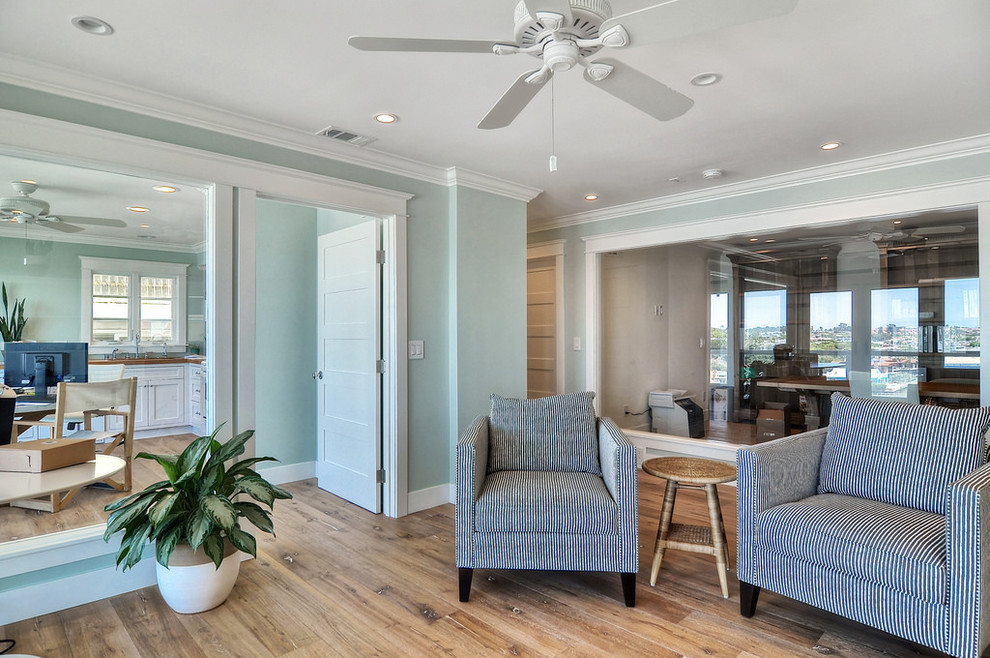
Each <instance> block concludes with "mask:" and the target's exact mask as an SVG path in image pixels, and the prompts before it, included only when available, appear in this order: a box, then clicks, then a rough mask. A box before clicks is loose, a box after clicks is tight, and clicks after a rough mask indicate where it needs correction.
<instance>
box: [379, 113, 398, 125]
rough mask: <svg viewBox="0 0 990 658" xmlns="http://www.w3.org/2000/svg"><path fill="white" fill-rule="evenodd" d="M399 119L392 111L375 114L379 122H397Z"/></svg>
mask: <svg viewBox="0 0 990 658" xmlns="http://www.w3.org/2000/svg"><path fill="white" fill-rule="evenodd" d="M398 120H399V117H397V116H395V115H394V114H392V113H390V112H382V113H381V114H376V115H375V121H377V122H378V123H395V122H396V121H398Z"/></svg>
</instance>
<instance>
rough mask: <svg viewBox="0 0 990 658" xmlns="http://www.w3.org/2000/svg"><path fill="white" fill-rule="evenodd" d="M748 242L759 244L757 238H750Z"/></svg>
mask: <svg viewBox="0 0 990 658" xmlns="http://www.w3.org/2000/svg"><path fill="white" fill-rule="evenodd" d="M749 241H750V242H759V241H760V239H759V238H750V239H749Z"/></svg>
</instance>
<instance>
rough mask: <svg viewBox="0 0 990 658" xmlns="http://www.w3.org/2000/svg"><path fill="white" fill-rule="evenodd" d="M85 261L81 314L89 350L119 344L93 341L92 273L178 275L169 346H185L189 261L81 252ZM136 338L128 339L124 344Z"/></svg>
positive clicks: (102, 350)
mask: <svg viewBox="0 0 990 658" xmlns="http://www.w3.org/2000/svg"><path fill="white" fill-rule="evenodd" d="M79 261H80V263H81V264H82V313H81V314H80V316H81V318H82V322H81V325H82V326H81V331H80V335H81V336H82V339H83V341H85V342H87V343H89V351H90V353H94V354H102V353H106V352H110V351H111V350H113V349H114V348H115V347H120V345H116V344H113V343H100V344H94V343H93V340H92V338H93V274H94V273H96V274H126V275H128V276H131V277H136V278H135V281H140V278H139V277H142V276H161V277H175V279H176V290H175V300H174V302H175V307H174V310H173V314H172V315H173V319H174V324H173V329H174V331H173V338H172V340H171V341H169V343H168V346H169V347H173V348H180V349H183V350H184V349H185V348H186V326H187V324H188V318H187V316H186V270H187V269H188V268H189V265H187V264H185V263H162V262H158V261H147V260H127V259H122V258H94V257H91V256H80V257H79ZM129 342H130V343H133V341H127V342H125V343H124V345H127V344H128V343H129Z"/></svg>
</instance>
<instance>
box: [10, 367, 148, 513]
mask: <svg viewBox="0 0 990 658" xmlns="http://www.w3.org/2000/svg"><path fill="white" fill-rule="evenodd" d="M136 403H137V378H136V377H129V378H126V379H119V380H112V381H105V382H89V383H78V384H77V383H65V382H61V383H59V385H58V393H57V397H56V401H55V413H54V416H49V417H47V418H45V419H43V420H37V421H26V420H17V421H14V429H13V436H14V437H16V436H17V435H18V434H20V432H21V431H23V430H24V429H27V428H28V427H32V426H33V427H48V428H50V430H51V435H52V437H53V438H56V439H61V438H70V437H71V438H87V439H89V438H91V439H95V440H96V441H97V442H98V446H97V447H98V448H99V447H100V446H102V448H103V450H102V452H103V454H105V455H109V454H111V453H112V452H113V451H114V450H116V449H117V447H118V446H121V445H123V447H124V455H123V458H124V462H125V466H124V479H123V481H122V482H121V481H119V480H115V479H114V478H107V479H106V480H104V482H106V484H108V485H109V486H111V487H113V488H114V489H116V490H117V491H130V490H131V462H132V460H133V452H134V410H135V405H136ZM122 407H126V408H127V409H126V410H124V409H122ZM80 416H82V418H83V429H82V430H80V431H77V432H73V433H72V434H66V433H65V426H66V424H67V423H68V422H71V421H72V419H73V418H78V417H80ZM114 417H116V418H121V419H122V420H123V425H122V427H121V428H120V429H111V430H106V429H105V430H93V419H94V418H104V419H109V418H114ZM80 490H81V487H77V488H75V489H72V490H71V491H67V492H65V493H64V494H58V493H56V494H52V495H51V496H50V499H32V500H21V501H16V502H14V503H11V505H15V506H17V507H26V508H28V509H39V510H42V511H50V512H58V511H59V510H61V509H62V508H63V507H65V506H66V505H68V504H69V503H70V502H71V501H72V499H73V498H75V496H76V494H78V493H79V491H80Z"/></svg>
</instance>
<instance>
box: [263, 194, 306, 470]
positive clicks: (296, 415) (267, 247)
mask: <svg viewBox="0 0 990 658" xmlns="http://www.w3.org/2000/svg"><path fill="white" fill-rule="evenodd" d="M257 207H258V211H257V245H258V248H257V253H256V256H255V277H256V279H255V286H256V293H255V332H256V345H257V348H256V357H255V369H256V370H255V373H256V384H255V390H256V392H257V394H256V406H255V453H256V454H257V455H259V456H262V455H264V456H268V457H275V458H276V459H278V460H279V461H280V462H281V464H295V463H300V462H309V461H313V460H315V459H316V386H314V385H313V379H312V377H311V375H310V373H312V372H313V370H314V368H315V364H316V322H317V317H316V276H317V271H316V214H317V211H316V209H314V208H305V207H302V206H296V205H290V204H287V203H278V202H275V201H266V200H264V199H259V200H258V206H257ZM263 466H264V465H263Z"/></svg>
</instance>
